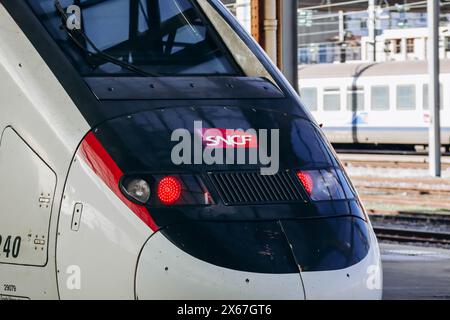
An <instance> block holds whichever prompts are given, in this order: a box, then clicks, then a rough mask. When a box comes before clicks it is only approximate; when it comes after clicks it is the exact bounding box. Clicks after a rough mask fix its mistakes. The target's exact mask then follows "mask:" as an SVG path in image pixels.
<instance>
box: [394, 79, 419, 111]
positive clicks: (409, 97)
mask: <svg viewBox="0 0 450 320" xmlns="http://www.w3.org/2000/svg"><path fill="white" fill-rule="evenodd" d="M415 108H416V86H415V85H412V84H411V85H410V84H407V85H398V86H397V110H414V109H415Z"/></svg>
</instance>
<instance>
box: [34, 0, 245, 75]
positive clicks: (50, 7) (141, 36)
mask: <svg viewBox="0 0 450 320" xmlns="http://www.w3.org/2000/svg"><path fill="white" fill-rule="evenodd" d="M28 2H29V4H30V5H31V7H32V8H33V10H34V11H35V12H36V14H37V15H38V16H39V18H40V19H41V21H42V22H43V23H44V25H45V27H46V28H47V29H48V31H49V32H50V34H51V35H52V36H53V38H54V39H55V40H56V41H57V42H58V43H59V44H60V45H61V46H62V48H63V49H64V51H65V52H66V54H67V55H68V56H69V58H70V59H71V60H72V61H73V63H74V64H75V66H76V67H77V69H78V70H80V72H81V73H82V74H83V75H85V76H98V75H129V74H132V72H131V71H130V69H127V68H123V66H121V65H119V64H114V63H111V62H110V61H105V59H99V57H98V55H97V54H96V50H95V48H97V49H100V50H101V51H102V52H104V53H105V54H107V55H109V56H112V57H114V58H115V59H118V60H121V61H123V62H126V63H128V64H132V65H134V66H136V67H138V68H139V69H141V70H143V71H145V72H147V73H149V74H150V73H151V74H162V75H199V74H202V75H241V71H240V69H239V67H238V66H237V65H236V63H235V62H234V60H233V58H232V57H231V55H230V54H229V52H228V51H227V48H226V47H225V45H224V44H223V43H222V41H220V38H219V37H218V35H217V33H216V32H215V31H214V29H213V28H212V26H211V25H209V24H208V21H207V20H206V18H205V17H204V16H203V15H202V13H201V11H200V9H199V8H197V7H196V5H195V3H193V1H191V0H75V1H74V0H61V1H60V3H61V5H62V7H63V8H64V9H65V8H67V7H69V6H70V5H77V6H79V7H80V9H81V28H82V30H81V32H82V33H84V34H85V35H86V37H87V38H88V39H89V40H90V41H91V42H92V44H94V45H95V47H93V46H92V45H91V44H90V43H89V41H86V39H85V38H82V37H80V39H73V37H72V38H71V37H69V36H68V33H67V32H65V30H63V29H61V25H62V23H63V22H62V20H61V17H60V16H59V15H58V14H57V12H56V8H55V1H54V0H28ZM74 40H76V44H77V45H76V44H75V41H74ZM80 43H81V46H82V48H80Z"/></svg>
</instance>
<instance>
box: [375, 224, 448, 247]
mask: <svg viewBox="0 0 450 320" xmlns="http://www.w3.org/2000/svg"><path fill="white" fill-rule="evenodd" d="M374 230H375V233H376V235H377V238H378V239H379V240H389V241H396V242H408V243H431V244H446V245H449V244H450V233H448V232H434V231H433V232H432V231H422V230H412V229H399V228H390V227H380V226H374Z"/></svg>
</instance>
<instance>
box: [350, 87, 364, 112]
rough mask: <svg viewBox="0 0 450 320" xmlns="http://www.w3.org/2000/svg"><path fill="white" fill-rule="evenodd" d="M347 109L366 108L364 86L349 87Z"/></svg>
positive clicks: (357, 109)
mask: <svg viewBox="0 0 450 320" xmlns="http://www.w3.org/2000/svg"><path fill="white" fill-rule="evenodd" d="M347 110H349V111H361V110H364V88H363V87H349V88H348V89H347Z"/></svg>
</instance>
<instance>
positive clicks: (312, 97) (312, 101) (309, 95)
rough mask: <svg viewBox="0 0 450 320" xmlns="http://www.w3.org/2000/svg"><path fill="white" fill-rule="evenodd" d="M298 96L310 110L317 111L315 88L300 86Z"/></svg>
mask: <svg viewBox="0 0 450 320" xmlns="http://www.w3.org/2000/svg"><path fill="white" fill-rule="evenodd" d="M300 96H301V97H302V101H303V103H304V104H305V106H306V107H307V108H309V110H311V111H317V89H316V88H301V89H300Z"/></svg>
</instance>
